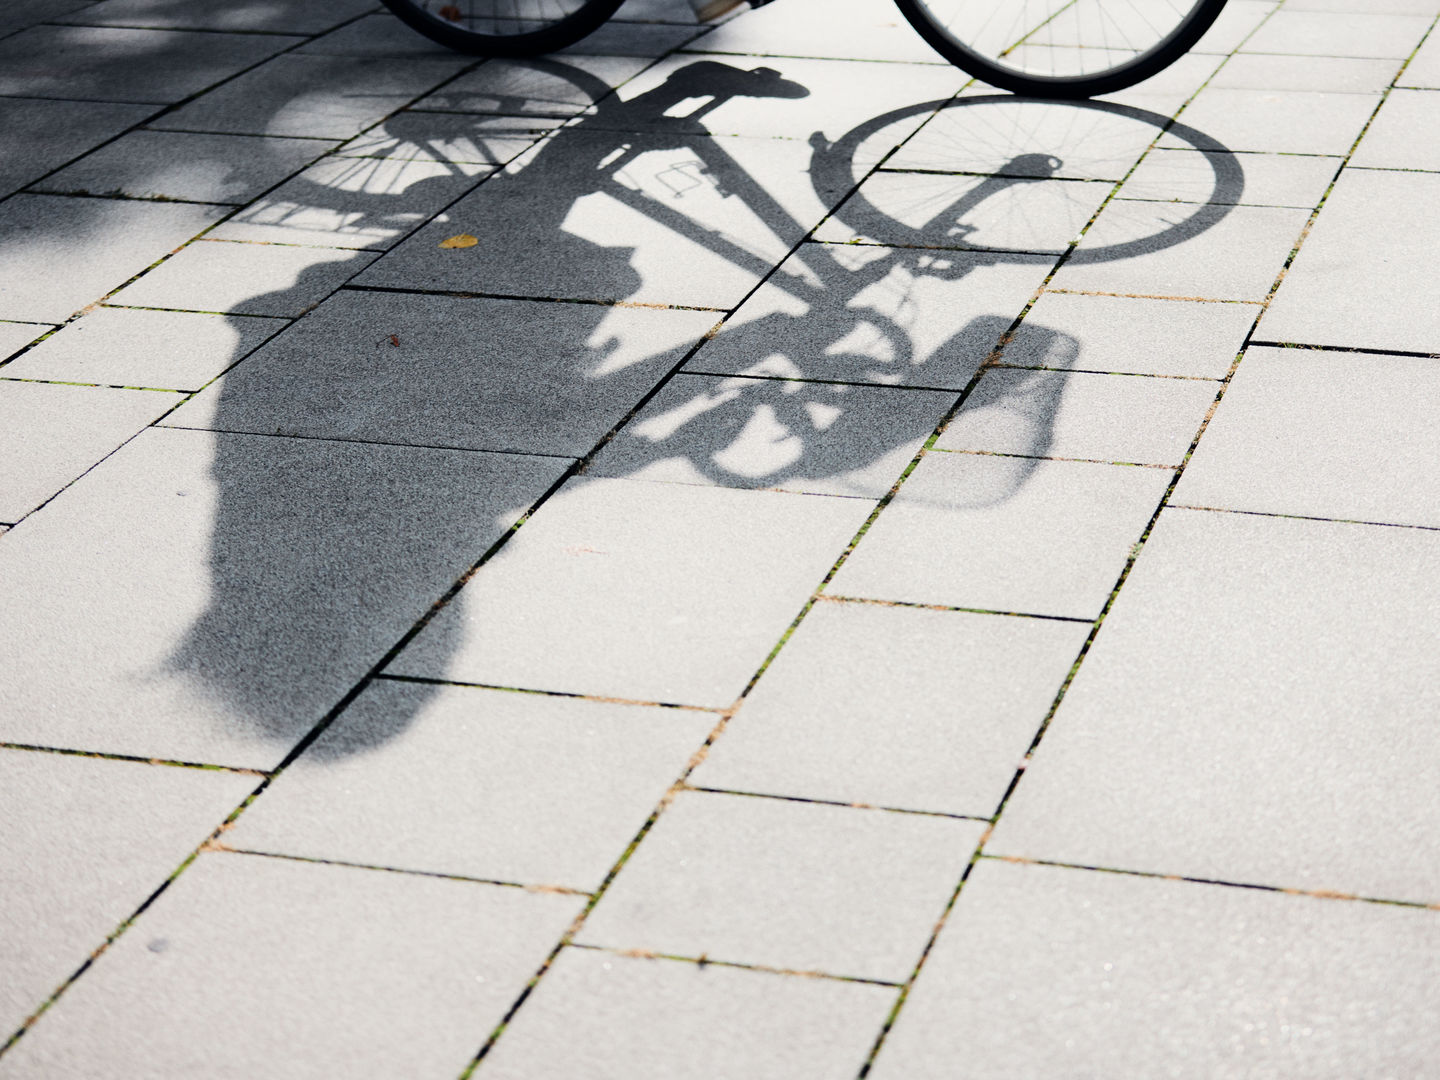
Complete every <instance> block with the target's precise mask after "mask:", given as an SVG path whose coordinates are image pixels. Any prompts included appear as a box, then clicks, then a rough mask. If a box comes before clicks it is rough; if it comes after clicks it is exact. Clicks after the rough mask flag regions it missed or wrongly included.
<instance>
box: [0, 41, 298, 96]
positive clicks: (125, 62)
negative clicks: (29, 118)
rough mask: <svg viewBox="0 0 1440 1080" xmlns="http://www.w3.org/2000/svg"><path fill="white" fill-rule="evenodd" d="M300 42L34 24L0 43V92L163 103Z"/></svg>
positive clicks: (200, 88)
mask: <svg viewBox="0 0 1440 1080" xmlns="http://www.w3.org/2000/svg"><path fill="white" fill-rule="evenodd" d="M300 40H301V39H300V38H293V37H282V36H280V35H277V34H205V33H191V32H189V31H178V30H138V29H119V28H113V27H100V26H33V27H31V28H30V29H29V30H23V31H21V32H20V33H18V34H14V35H12V36H11V37H8V38H6V39H5V40H4V41H0V94H20V95H33V96H34V97H53V98H67V99H71V100H87V101H124V102H134V103H154V104H159V105H168V104H170V103H171V102H175V101H180V100H182V99H184V98H187V97H189V96H190V95H191V94H195V93H199V92H200V91H201V90H204V89H205V88H206V87H207V86H212V85H214V84H215V83H217V82H219V81H220V80H222V79H226V78H229V77H230V76H231V75H234V74H235V73H236V72H239V71H243V70H245V69H246V68H247V67H249V66H250V65H251V64H256V63H259V62H260V61H262V60H264V59H265V58H266V57H268V56H273V55H274V54H275V53H278V52H280V51H281V50H283V49H286V48H288V47H289V46H291V45H295V44H298V43H299V41H300Z"/></svg>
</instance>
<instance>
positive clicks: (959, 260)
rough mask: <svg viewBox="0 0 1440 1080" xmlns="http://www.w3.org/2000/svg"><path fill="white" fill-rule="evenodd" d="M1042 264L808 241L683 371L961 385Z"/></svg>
mask: <svg viewBox="0 0 1440 1080" xmlns="http://www.w3.org/2000/svg"><path fill="white" fill-rule="evenodd" d="M1053 265H1054V258H1053V257H1052V256H1048V255H1006V256H1004V257H1003V258H996V257H995V256H992V255H987V254H980V253H975V252H933V251H907V250H903V249H897V248H883V247H869V246H858V245H857V246H851V245H842V244H807V245H805V246H804V247H803V248H801V249H800V250H799V251H798V252H797V253H796V254H795V255H792V256H791V257H790V258H789V259H787V260H786V262H784V263H782V264H781V266H780V271H779V273H777V274H775V275H774V276H773V277H771V278H770V280H769V281H767V282H766V283H765V284H764V285H762V286H761V287H760V288H759V289H757V290H756V291H755V293H754V295H753V296H751V297H749V298H748V299H747V300H746V301H745V303H744V304H743V305H741V307H740V308H739V310H738V311H737V312H736V314H735V316H734V317H733V318H731V319H729V320H728V321H727V322H726V323H725V325H724V326H723V327H722V328H721V330H720V333H719V334H717V335H716V336H715V338H714V340H713V341H710V342H707V343H706V344H705V345H704V346H703V347H702V348H701V349H700V351H699V352H698V353H696V354H695V357H694V358H693V359H691V360H690V361H689V362H688V363H687V364H686V365H685V366H686V370H688V371H698V372H707V373H710V374H717V375H769V376H779V377H780V378H807V379H827V380H834V381H840V382H849V383H878V384H881V385H886V386H920V387H944V388H948V389H954V390H961V389H963V388H964V387H965V385H966V384H967V383H968V382H969V381H970V379H971V377H972V376H973V375H974V374H975V371H976V370H977V369H978V368H979V367H980V365H981V364H982V363H983V362H984V361H985V359H986V357H988V356H989V355H990V353H991V352H992V351H994V349H995V347H996V345H997V344H998V343H999V341H1000V337H1001V335H1002V334H1004V333H1005V332H1006V331H1007V330H1009V329H1010V326H1011V324H1012V323H1013V322H1014V320H1015V317H1016V316H1017V315H1019V314H1020V312H1022V311H1023V310H1025V305H1026V304H1027V303H1029V301H1030V298H1031V297H1032V296H1034V295H1035V291H1036V290H1037V289H1039V287H1040V285H1041V283H1042V282H1043V281H1044V280H1045V277H1046V275H1047V274H1048V273H1049V272H1050V269H1051V267H1052V266H1053ZM957 328H958V329H957ZM1019 334H1020V336H1024V337H1025V338H1026V340H1027V341H1028V342H1029V344H1030V345H1031V347H1033V348H1034V349H1036V350H1039V351H1044V352H1056V353H1063V352H1065V350H1066V347H1067V344H1068V343H1067V342H1066V341H1064V340H1063V339H1062V338H1060V337H1057V336H1056V335H1054V334H1052V333H1049V332H1048V331H1046V330H1044V329H1043V328H1042V329H1040V330H1027V329H1026V328H1025V327H1024V326H1022V328H1021V330H1020V331H1019Z"/></svg>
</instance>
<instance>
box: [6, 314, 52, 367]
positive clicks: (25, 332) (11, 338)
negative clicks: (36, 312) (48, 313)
mask: <svg viewBox="0 0 1440 1080" xmlns="http://www.w3.org/2000/svg"><path fill="white" fill-rule="evenodd" d="M54 329H55V327H53V326H47V325H45V324H43V323H21V322H0V360H8V359H9V358H10V357H12V356H14V355H15V354H16V353H17V352H19V351H20V350H21V349H23V348H24V347H25V346H26V345H29V344H30V343H31V342H32V341H34V340H35V339H36V338H38V337H40V336H41V335H42V334H47V333H49V332H50V331H51V330H54ZM0 374H3V375H5V376H8V377H11V378H13V377H15V371H14V369H13V367H12V368H6V369H5V371H3V372H0Z"/></svg>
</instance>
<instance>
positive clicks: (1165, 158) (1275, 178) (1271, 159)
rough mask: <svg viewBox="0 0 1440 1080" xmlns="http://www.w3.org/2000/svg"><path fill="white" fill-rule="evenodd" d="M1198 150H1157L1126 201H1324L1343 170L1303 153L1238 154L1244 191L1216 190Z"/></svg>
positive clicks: (1123, 192) (1128, 187) (1124, 191)
mask: <svg viewBox="0 0 1440 1080" xmlns="http://www.w3.org/2000/svg"><path fill="white" fill-rule="evenodd" d="M1207 157H1208V155H1206V154H1204V153H1201V152H1200V151H1198V150H1159V149H1157V150H1152V151H1151V152H1150V153H1149V154H1147V155H1146V156H1145V160H1144V161H1142V162H1140V165H1139V167H1138V168H1136V170H1135V171H1134V172H1133V173H1131V174H1130V178H1129V179H1128V180H1126V181H1125V185H1124V186H1123V187H1122V188H1121V189H1120V191H1119V198H1122V199H1148V200H1152V201H1160V202H1166V201H1168V202H1186V203H1202V202H1219V203H1228V204H1236V203H1238V204H1241V205H1244V206H1299V207H1304V208H1305V209H1307V210H1308V209H1310V208H1312V207H1314V206H1316V205H1318V204H1319V202H1320V200H1321V198H1323V197H1324V195H1325V192H1326V191H1327V190H1329V187H1330V182H1331V181H1332V180H1334V179H1335V174H1336V173H1337V172H1338V171H1339V169H1340V158H1338V157H1312V156H1310V155H1302V154H1253V153H1251V154H1238V155H1236V157H1235V159H1234V161H1235V163H1236V164H1238V165H1239V167H1240V169H1241V171H1242V172H1243V173H1244V177H1245V179H1244V187H1243V189H1242V190H1239V191H1235V190H1231V189H1230V188H1229V186H1228V185H1226V186H1224V188H1223V189H1222V190H1219V191H1217V190H1216V187H1215V169H1214V166H1213V165H1212V164H1211V162H1210V161H1209V160H1207Z"/></svg>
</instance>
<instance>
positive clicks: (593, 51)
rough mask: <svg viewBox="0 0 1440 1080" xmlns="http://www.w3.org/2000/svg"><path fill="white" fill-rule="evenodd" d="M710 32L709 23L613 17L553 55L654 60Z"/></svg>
mask: <svg viewBox="0 0 1440 1080" xmlns="http://www.w3.org/2000/svg"><path fill="white" fill-rule="evenodd" d="M617 14H618V13H617ZM709 32H710V28H709V27H708V26H700V25H689V26H687V25H672V24H666V23H658V24H657V23H640V22H630V21H628V20H619V19H615V18H612V19H610V20H609V21H608V22H606V23H605V24H604V25H603V26H601V27H600V28H599V29H598V30H596V31H594V32H593V33H591V34H587V35H586V36H585V37H583V38H581V39H580V40H579V41H577V42H576V43H575V44H574V45H567V46H566V47H565V48H563V49H561V50H559V51H558V52H557V53H555V55H556V56H564V57H571V56H639V57H644V58H646V59H650V60H653V59H655V58H656V57H658V56H663V55H665V54H666V53H668V52H673V51H674V50H676V49H679V48H683V47H685V46H687V45H689V46H691V47H692V48H693V47H697V46H698V45H699V44H700V43H701V42H702V41H703V40H704V39H705V38H706V36H708V34H709Z"/></svg>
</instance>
